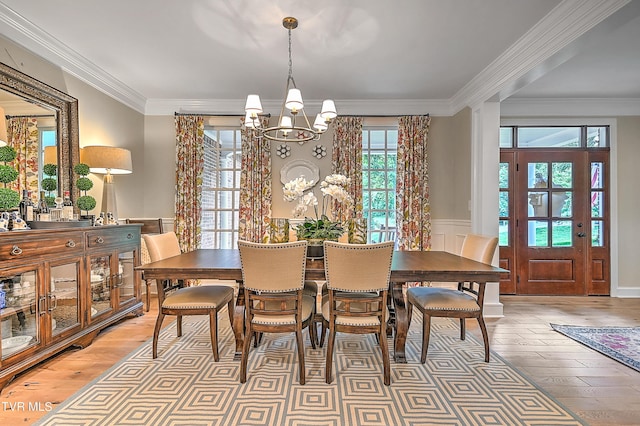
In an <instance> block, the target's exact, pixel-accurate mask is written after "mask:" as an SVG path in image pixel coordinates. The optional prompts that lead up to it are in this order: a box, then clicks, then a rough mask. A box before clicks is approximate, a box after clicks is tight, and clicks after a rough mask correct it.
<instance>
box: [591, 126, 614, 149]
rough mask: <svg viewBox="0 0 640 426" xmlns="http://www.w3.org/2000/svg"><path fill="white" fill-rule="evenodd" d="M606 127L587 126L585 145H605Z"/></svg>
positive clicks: (606, 143)
mask: <svg viewBox="0 0 640 426" xmlns="http://www.w3.org/2000/svg"><path fill="white" fill-rule="evenodd" d="M607 146H609V141H608V138H607V127H587V147H589V148H597V147H607Z"/></svg>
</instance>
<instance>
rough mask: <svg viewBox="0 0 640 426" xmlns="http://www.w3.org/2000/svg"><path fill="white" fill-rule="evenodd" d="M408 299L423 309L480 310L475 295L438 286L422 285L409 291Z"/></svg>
mask: <svg viewBox="0 0 640 426" xmlns="http://www.w3.org/2000/svg"><path fill="white" fill-rule="evenodd" d="M407 301H408V302H409V303H411V304H413V305H419V306H420V307H422V308H423V309H433V310H441V311H468V312H477V311H479V310H480V306H478V301H477V300H476V298H475V297H473V296H471V295H469V294H466V293H462V292H455V293H454V292H452V291H451V290H450V289H446V288H438V287H420V288H419V290H417V291H411V292H407Z"/></svg>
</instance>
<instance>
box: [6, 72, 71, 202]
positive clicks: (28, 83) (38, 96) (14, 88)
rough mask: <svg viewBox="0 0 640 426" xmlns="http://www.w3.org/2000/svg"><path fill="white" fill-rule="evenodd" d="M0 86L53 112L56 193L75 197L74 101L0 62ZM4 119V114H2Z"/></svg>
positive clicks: (68, 96)
mask: <svg viewBox="0 0 640 426" xmlns="http://www.w3.org/2000/svg"><path fill="white" fill-rule="evenodd" d="M0 89H2V90H6V91H7V92H10V93H13V94H14V95H17V96H20V97H22V98H24V99H26V100H27V101H29V102H33V103H35V104H38V105H40V106H42V107H45V108H47V109H50V110H52V111H54V113H55V115H56V133H57V134H56V139H57V146H58V191H59V192H58V194H59V195H60V194H63V193H64V191H69V193H70V195H71V199H72V200H76V199H77V197H78V190H77V188H76V185H75V182H74V174H73V166H74V165H76V164H77V163H79V162H80V146H79V141H78V139H79V138H78V100H77V99H76V98H74V97H72V96H70V95H67V94H66V93H64V92H61V91H59V90H58V89H55V88H53V87H51V86H49V85H47V84H45V83H43V82H41V81H39V80H36V79H35V78H33V77H30V76H28V75H26V74H23V73H22V72H20V71H18V70H16V69H13V68H11V67H9V66H8V65H5V64H3V63H1V62H0ZM3 118H4V117H3Z"/></svg>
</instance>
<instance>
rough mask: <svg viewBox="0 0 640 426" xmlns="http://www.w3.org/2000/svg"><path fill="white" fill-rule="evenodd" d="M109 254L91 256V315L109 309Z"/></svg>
mask: <svg viewBox="0 0 640 426" xmlns="http://www.w3.org/2000/svg"><path fill="white" fill-rule="evenodd" d="M110 263H111V257H110V256H96V257H92V258H91V316H92V317H95V316H96V315H99V314H100V313H102V312H105V311H109V310H110V309H111V267H110V266H109V265H110Z"/></svg>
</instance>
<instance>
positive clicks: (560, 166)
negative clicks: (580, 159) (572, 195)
mask: <svg viewBox="0 0 640 426" xmlns="http://www.w3.org/2000/svg"><path fill="white" fill-rule="evenodd" d="M551 173H552V174H551V185H552V187H553V188H572V187H573V164H572V163H551Z"/></svg>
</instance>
